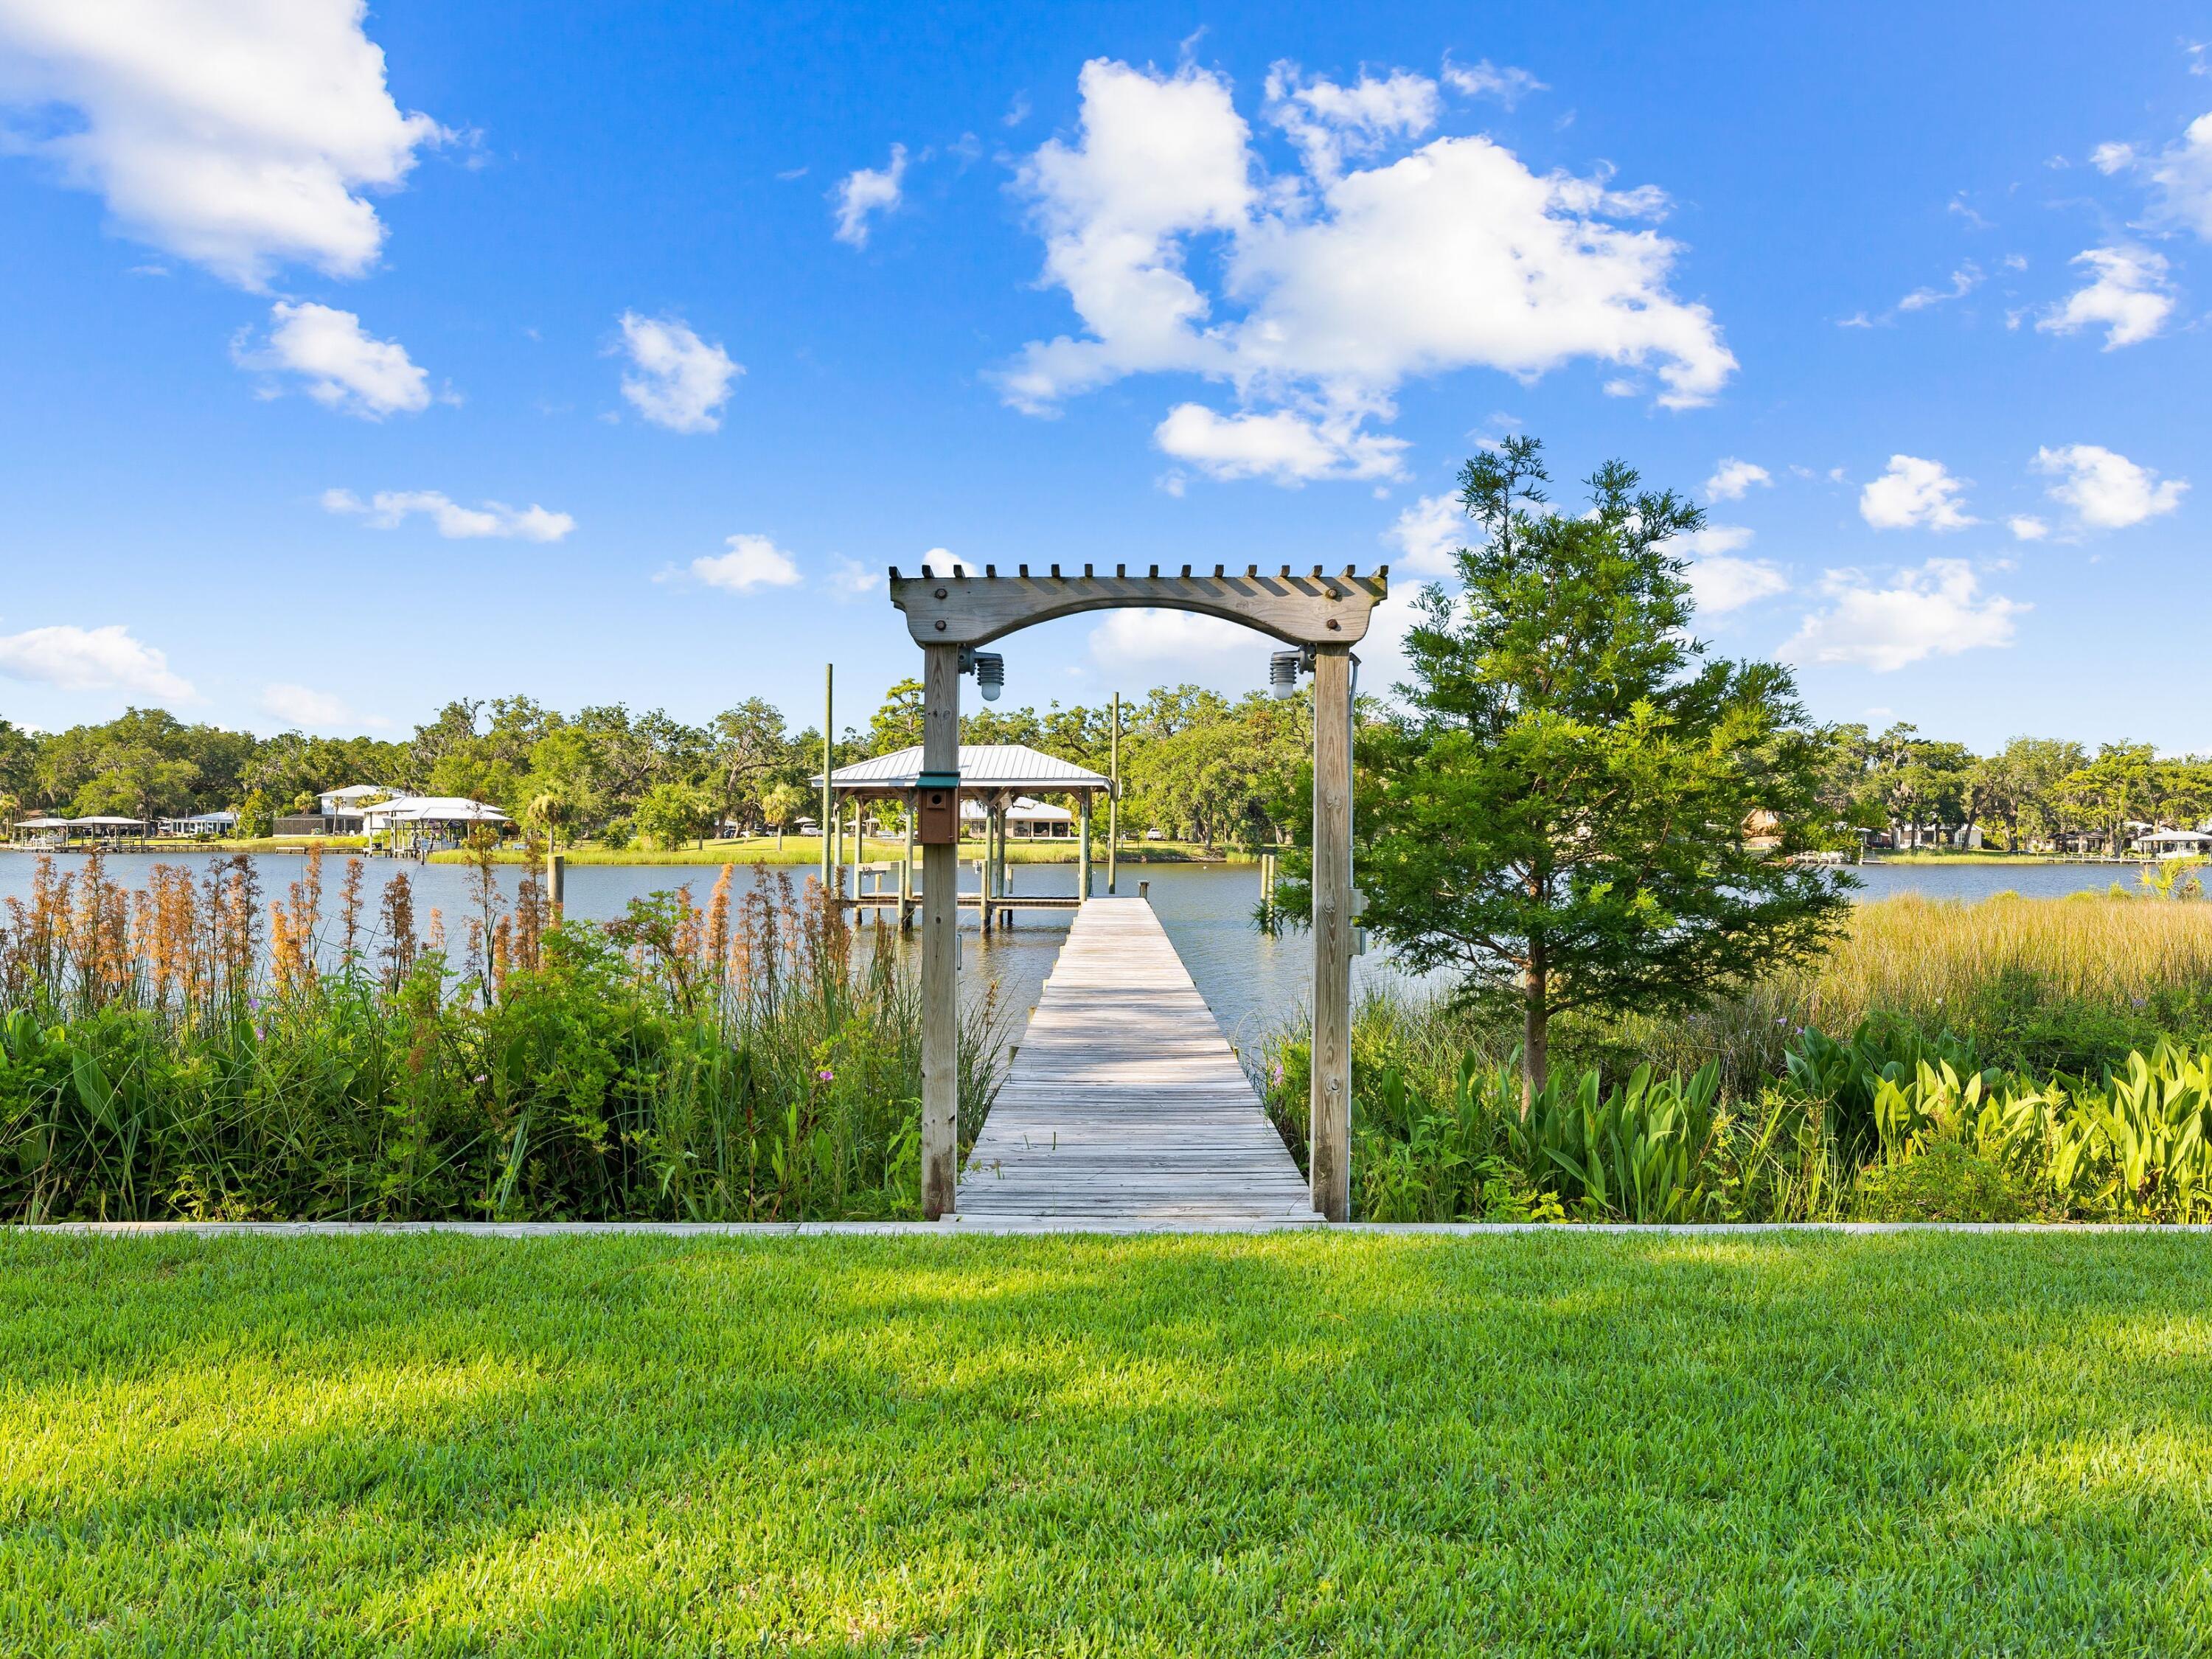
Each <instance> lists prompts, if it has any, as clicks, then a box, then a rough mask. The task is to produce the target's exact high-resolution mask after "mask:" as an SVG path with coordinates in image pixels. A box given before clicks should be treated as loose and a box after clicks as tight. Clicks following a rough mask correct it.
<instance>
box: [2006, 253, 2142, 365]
mask: <svg viewBox="0 0 2212 1659" xmlns="http://www.w3.org/2000/svg"><path fill="white" fill-rule="evenodd" d="M2073 263H2074V264H2077V265H2080V266H2082V267H2084V268H2085V269H2086V270H2087V271H2088V272H2089V274H2090V277H2091V280H2090V282H2089V284H2088V286H2087V287H2086V288H2080V289H2075V291H2074V292H2073V293H2071V294H2069V295H2067V296H2066V298H2065V299H2064V300H2063V301H2060V302H2059V303H2058V304H2057V305H2055V306H2052V307H2051V308H2050V309H2049V310H2047V311H2045V313H2043V315H2042V316H2040V317H2039V318H2037V319H2036V321H2035V325H2036V327H2037V328H2038V329H2039V330H2041V331H2043V332H2045V333H2046V334H2075V333H2079V332H2080V331H2081V330H2083V329H2085V328H2101V329H2103V330H2104V331H2105V349H2106V350H2107V351H2116V350H2118V349H2119V348H2120V347H2122V346H2125V345H2136V344H2140V343H2142V341H2145V340H2148V339H2149V338H2150V337H2151V336H2153V335H2154V334H2156V333H2157V332H2158V331H2160V329H2162V328H2164V327H2165V326H2166V319H2167V318H2168V317H2170V316H2172V314H2173V307H2174V298H2173V294H2172V286H2171V284H2169V283H2168V282H2167V281H2166V256H2165V255H2164V254H2162V253H2153V252H2151V251H2150V250H2149V249H2148V248H2142V247H2093V248H2089V249H2087V250H2085V251H2084V252H2080V253H2077V254H2075V256H2074V261H2073Z"/></svg>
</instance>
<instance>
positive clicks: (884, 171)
mask: <svg viewBox="0 0 2212 1659" xmlns="http://www.w3.org/2000/svg"><path fill="white" fill-rule="evenodd" d="M923 159H924V160H927V159H928V158H927V157H926V156H925V157H924V158H923ZM905 179H906V146H905V145H904V144H893V145H892V146H891V159H890V165H889V166H888V167H861V168H859V169H858V170H856V171H854V172H852V173H847V174H846V175H845V176H844V177H843V178H842V179H839V180H838V181H837V187H836V189H835V190H833V191H830V192H829V199H830V201H831V202H832V203H833V204H835V205H836V210H837V229H836V237H837V240H839V241H841V242H848V243H850V244H851V245H852V246H854V247H866V246H867V245H868V221H869V219H870V218H872V216H875V215H877V214H879V213H890V212H891V211H893V210H896V208H897V206H898V204H899V199H900V197H901V196H902V194H903V193H904V180H905Z"/></svg>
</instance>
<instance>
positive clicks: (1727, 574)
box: [1666, 524, 1790, 617]
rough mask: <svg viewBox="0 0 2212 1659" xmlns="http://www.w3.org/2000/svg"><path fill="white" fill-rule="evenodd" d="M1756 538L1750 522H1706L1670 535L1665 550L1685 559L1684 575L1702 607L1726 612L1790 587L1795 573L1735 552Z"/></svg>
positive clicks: (1718, 613) (1711, 611)
mask: <svg viewBox="0 0 2212 1659" xmlns="http://www.w3.org/2000/svg"><path fill="white" fill-rule="evenodd" d="M1751 540H1752V534H1751V531H1750V529H1749V527H1748V526H1744V525H1740V524H1713V525H1707V526H1705V528H1704V529H1703V530H1693V531H1692V532H1690V533H1689V534H1688V535H1686V536H1676V537H1672V538H1668V543H1667V548H1666V550H1667V551H1668V553H1670V554H1673V555H1674V556H1675V557H1677V558H1680V559H1681V560H1683V561H1684V567H1683V570H1682V579H1683V580H1685V581H1686V582H1688V583H1689V584H1690V597H1691V598H1692V600H1694V601H1695V603H1696V605H1697V608H1698V610H1699V612H1700V613H1702V614H1703V615H1705V616H1709V617H1719V616H1725V615H1726V614H1727V613H1728V612H1729V611H1741V610H1742V609H1743V607H1744V606H1746V605H1754V604H1756V603H1758V602H1759V600H1761V599H1772V598H1773V597H1774V596H1775V595H1776V594H1777V593H1786V592H1789V591H1790V578H1789V577H1787V576H1785V575H1784V574H1783V573H1782V571H1781V570H1780V569H1779V568H1778V567H1776V566H1775V565H1773V564H1771V563H1770V562H1768V561H1766V560H1765V559H1741V558H1738V557H1736V555H1737V554H1739V553H1741V551H1742V550H1744V549H1745V548H1747V547H1748V546H1750V545H1751Z"/></svg>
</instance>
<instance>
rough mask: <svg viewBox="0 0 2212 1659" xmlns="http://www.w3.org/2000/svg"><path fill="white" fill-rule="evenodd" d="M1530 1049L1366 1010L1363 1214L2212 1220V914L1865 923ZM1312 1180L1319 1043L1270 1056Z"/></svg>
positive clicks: (1355, 1050) (2098, 906)
mask: <svg viewBox="0 0 2212 1659" xmlns="http://www.w3.org/2000/svg"><path fill="white" fill-rule="evenodd" d="M1516 1037H1517V1032H1516V1030H1515V1029H1514V1028H1513V1027H1512V1026H1511V1025H1510V1023H1508V1022H1504V1021H1501V1020H1500V1019H1499V1018H1497V1017H1496V1016H1495V1015H1492V1016H1488V1017H1483V1016H1478V1015H1475V1014H1472V1013H1469V1012H1465V1011H1462V1010H1456V1009H1455V1008H1453V1007H1452V1006H1449V1003H1447V1002H1446V1001H1444V1000H1441V999H1425V998H1421V997H1419V996H1413V995H1406V994H1396V995H1394V994H1385V993H1375V994H1370V995H1368V996H1367V997H1366V998H1365V999H1364V1000H1363V1001H1362V1003H1361V1004H1360V1006H1358V1008H1357V1009H1356V1010H1355V1012H1354V1020H1353V1032H1352V1068H1353V1106H1352V1124H1353V1146H1352V1170H1353V1179H1354V1182H1355V1192H1354V1200H1355V1207H1356V1209H1357V1211H1358V1213H1359V1214H1360V1215H1361V1217H1362V1218H1365V1219H1370V1220H1405V1221H1414V1220H1459V1219H1492V1220H1519V1219H1549V1220H1573V1219H1624V1220H1632V1221H1696V1220H1708V1221H1729V1220H1903V1221H1910V1220H1953V1221H2004V1220H2069V1219H2075V1220H2106V1221H2142V1222H2161V1221H2167V1222H2170V1221H2189V1220H2204V1219H2212V905H2208V904H2205V903H2202V902H2184V901H2176V900H2172V899H2159V898H2155V897H2150V896H2115V895H2108V894H2096V893H2081V894H2076V895H2074V896H2070V897H2068V898H2063V899H2028V898H2022V897H2021V896H2018V895H2016V894H2001V895H1998V896H1995V897H1992V898H1989V899H1984V900H1981V901H1978V902H1964V901H1958V900H1942V899H1929V898H1926V897H1923V896H1917V895H1901V896H1896V897H1892V898H1887V899H1881V900H1878V901H1875V902H1870V903H1866V904H1863V905H1860V906H1858V907H1857V908H1856V909H1855V911H1854V912H1853V914H1852V915H1851V918H1850V926H1849V927H1847V928H1846V929H1845V930H1844V933H1843V934H1842V936H1841V937H1840V938H1839V939H1838V941H1837V943H1836V945H1835V946H1834V948H1833V949H1832V951H1831V952H1830V953H1829V954H1828V955H1826V957H1822V958H1820V959H1819V960H1817V961H1815V962H1814V963H1806V964H1801V965H1798V966H1795V967H1792V968H1790V969H1784V970H1783V971H1781V972H1779V973H1778V974H1776V975H1772V976H1771V977H1769V978H1767V979H1765V980H1763V981H1759V982H1758V983H1756V984H1753V985H1752V986H1750V987H1746V988H1743V989H1741V990H1739V991H1738V992H1736V993H1735V994H1732V995H1729V996H1725V997H1723V998H1721V999H1719V1000H1717V1001H1715V1002H1714V1003H1713V1004H1712V1005H1711V1006H1709V1007H1708V1008H1706V1009H1705V1010H1704V1011H1702V1012H1697V1013H1693V1014H1690V1015H1688V1016H1677V1017H1670V1018H1650V1017H1640V1016H1625V1017H1617V1018H1601V1017H1597V1016H1593V1015H1590V1014H1587V1013H1584V1014H1577V1015H1571V1016H1567V1017H1565V1018H1561V1019H1560V1020H1559V1022H1558V1024H1557V1026H1556V1028H1555V1031H1554V1035H1553V1044H1554V1048H1553V1073H1552V1076H1551V1079H1550V1086H1549V1088H1548V1089H1547V1090H1546V1091H1544V1092H1543V1094H1542V1095H1541V1097H1539V1098H1538V1099H1537V1100H1536V1101H1535V1102H1534V1103H1532V1108H1531V1110H1530V1111H1529V1113H1528V1115H1527V1117H1525V1118H1524V1117H1523V1116H1522V1112H1521V1110H1520V1085H1519V1082H1518V1075H1519V1073H1518V1067H1519V1050H1518V1047H1517V1042H1516ZM1259 1070H1260V1073H1261V1087H1262V1090H1263V1092H1264V1094H1265V1097H1266V1100H1267V1106H1268V1109H1269V1113H1270V1115H1271V1116H1273V1119H1274V1120H1275V1121H1276V1124H1277V1126H1278V1127H1279V1129H1280V1130H1281V1131H1282V1133H1283V1135H1284V1138H1285V1140H1286V1141H1287V1142H1288V1143H1289V1144H1290V1145H1291V1149H1292V1151H1293V1152H1294V1154H1295V1155H1297V1157H1298V1158H1299V1160H1300V1162H1301V1164H1304V1158H1305V1152H1304V1138H1305V1090H1306V1079H1307V1077H1308V1073H1309V1066H1308V1060H1307V1050H1306V1042H1305V1039H1304V1036H1303V1035H1302V1034H1300V1033H1298V1032H1296V1031H1284V1032H1279V1033H1278V1034H1277V1035H1276V1036H1275V1037H1274V1038H1273V1040H1272V1041H1271V1042H1267V1044H1265V1045H1263V1049H1262V1054H1261V1060H1260V1062H1259Z"/></svg>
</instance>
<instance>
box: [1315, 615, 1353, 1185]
mask: <svg viewBox="0 0 2212 1659" xmlns="http://www.w3.org/2000/svg"><path fill="white" fill-rule="evenodd" d="M1352 926H1353V921H1352V653H1351V651H1350V650H1349V649H1348V648H1346V647H1329V646H1323V647H1320V648H1319V649H1317V650H1316V652H1315V653H1314V796H1313V939H1314V977H1313V1020H1314V1028H1313V1082H1312V1092H1311V1096H1310V1111H1311V1127H1310V1148H1311V1156H1310V1168H1311V1170H1312V1173H1313V1206H1314V1208H1315V1209H1316V1210H1317V1211H1319V1212H1321V1213H1322V1216H1323V1217H1325V1218H1327V1219H1328V1220H1330V1221H1346V1220H1349V1219H1350V1218H1351V1215H1352V1164H1351V1157H1350V1139H1351V1124H1352Z"/></svg>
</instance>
